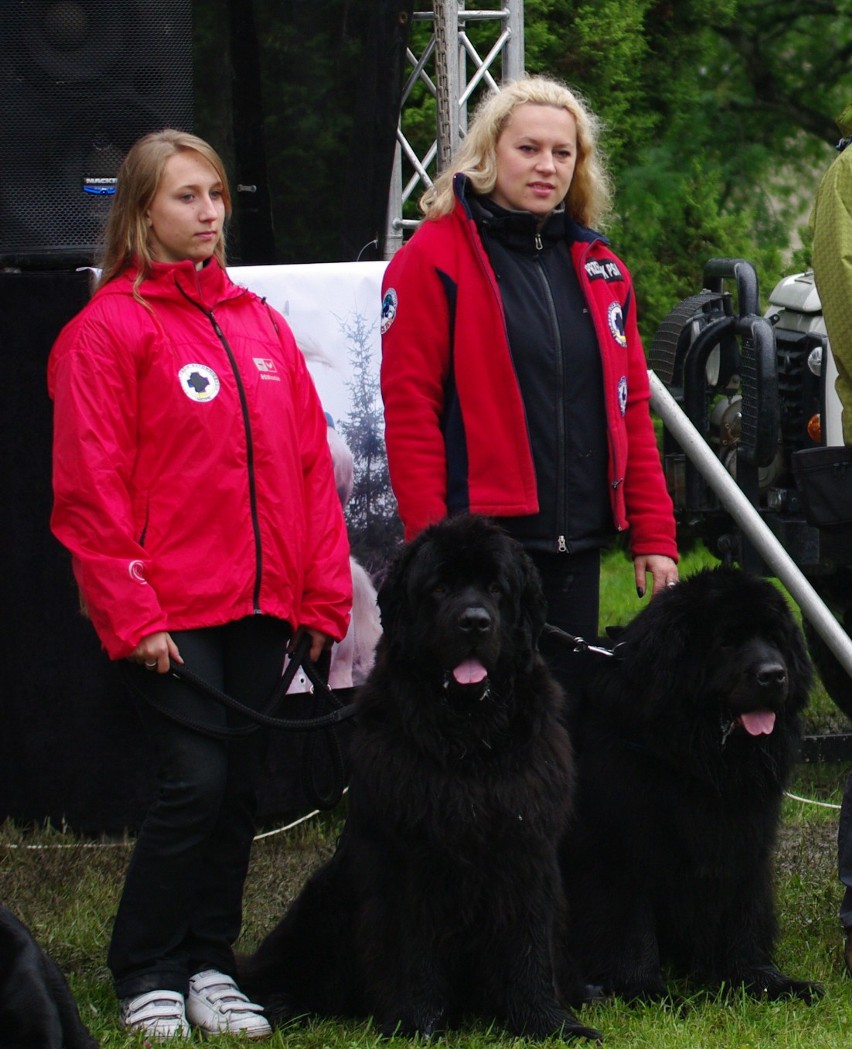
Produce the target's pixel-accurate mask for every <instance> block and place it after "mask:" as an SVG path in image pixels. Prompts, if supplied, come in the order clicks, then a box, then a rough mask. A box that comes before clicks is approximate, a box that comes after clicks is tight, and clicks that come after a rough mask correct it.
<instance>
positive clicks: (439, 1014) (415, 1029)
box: [377, 1010, 447, 1039]
mask: <svg viewBox="0 0 852 1049" xmlns="http://www.w3.org/2000/svg"><path fill="white" fill-rule="evenodd" d="M377 1026H378V1028H379V1033H380V1034H381V1036H382V1038H416V1037H420V1038H424V1039H430V1038H437V1037H439V1036H440V1035H442V1034H443V1033H444V1031H445V1030H446V1026H447V1023H446V1016H445V1014H444V1012H443V1011H442V1010H437V1011H436V1012H435V1013H434V1014H432V1013H424V1014H420V1015H416V1016H415V1015H411V1016H393V1017H386V1018H385V1019H382V1020H377Z"/></svg>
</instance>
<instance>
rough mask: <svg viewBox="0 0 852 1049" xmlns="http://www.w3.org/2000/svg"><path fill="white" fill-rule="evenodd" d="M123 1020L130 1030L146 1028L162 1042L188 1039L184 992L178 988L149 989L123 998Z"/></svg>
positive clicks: (150, 1034)
mask: <svg viewBox="0 0 852 1049" xmlns="http://www.w3.org/2000/svg"><path fill="white" fill-rule="evenodd" d="M121 1022H122V1024H123V1025H124V1026H125V1027H127V1028H129V1029H130V1030H131V1031H143V1032H144V1033H145V1034H146V1035H148V1037H150V1038H153V1039H155V1040H156V1041H160V1040H162V1039H164V1038H189V1033H190V1032H189V1024H188V1023H187V1022H186V1012H185V1005H184V998H183V995H182V994H180V993H179V992H178V991H147V992H146V993H145V994H137V995H136V996H135V997H133V998H122V999H121Z"/></svg>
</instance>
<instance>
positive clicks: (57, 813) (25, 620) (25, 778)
mask: <svg viewBox="0 0 852 1049" xmlns="http://www.w3.org/2000/svg"><path fill="white" fill-rule="evenodd" d="M87 278H88V275H87V274H84V273H75V272H65V271H52V272H31V273H0V376H2V381H0V426H2V439H0V464H2V465H1V466H0V478H2V485H3V493H4V495H3V508H4V510H3V513H2V514H0V557H2V570H1V571H0V587H2V608H3V631H2V636H3V645H2V648H0V667H2V685H0V690H2V706H0V710H2V715H0V819H6V818H12V819H14V820H16V821H19V822H23V823H27V824H31V823H43V822H44V821H47V820H49V821H50V822H51V823H53V824H54V825H61V824H63V823H64V824H67V825H68V826H70V827H71V828H73V829H75V830H78V831H81V832H85V833H106V834H112V833H120V832H122V831H123V830H125V829H129V830H133V829H135V828H136V827H138V825H139V822H140V820H141V818H142V816H143V815H144V811H145V808H146V805H147V801H148V799H149V797H150V794H151V790H152V785H153V768H152V761H153V759H152V752H151V747H150V744H149V741H148V740H147V739H146V738H145V737H144V734H143V733H142V731H141V727H140V724H139V722H138V721H137V718H136V715H135V711H134V708H133V705H132V702H131V700H130V699H129V697H128V696H127V694H126V693H125V691H124V689H123V687H122V686H121V684H120V682H119V681H118V676H117V674H116V671H115V667H114V666H113V665H112V664H111V663H110V662H109V660H108V659H107V658H106V656H105V655H104V654H103V652H102V651H101V648H100V644H99V642H98V640H97V638H96V636H95V633H94V631H93V630H92V628H91V626H90V624H89V623H88V621H87V620H86V619H84V618H83V617H82V616H81V615H80V612H79V606H78V599H77V591H76V587H75V584H74V579H73V576H72V573H71V568H70V562H69V557H68V555H67V553H66V552H65V551H64V550H63V549H62V547H61V546H60V545H59V543H58V542H57V541H56V540H55V539H54V538H53V536H52V535H51V533H50V528H49V520H50V508H51V484H50V458H51V441H52V425H51V404H50V400H49V398H48V396H47V386H46V365H47V357H48V354H49V352H50V347H51V346H52V344H53V341H54V339H55V337H56V335H57V334H58V332H59V330H60V328H61V327H62V326H63V324H64V323H65V322H66V321H67V320H68V319H69V318H70V317H71V316H73V315H74V314H75V313H76V312H77V311H78V310H79V309H80V308H81V307H82V306H83V305H84V304H85V302H86V300H87V298H88V279H87ZM341 698H342V699H346V698H348V697H341ZM314 713H316V710H315V708H314V706H313V702H312V699H311V698H310V697H292V698H291V699H289V700H288V704H287V708H286V709H285V710H283V711H282V712H281V714H282V716H285V717H293V718H297V717H304V716H309V715H313V714H314ZM350 724H351V723H350V722H347V723H346V724H345V725H343V726H341V731H342V735H343V737H344V742H345V739H346V738H347V737H348V732H349V728H348V726H349V725H350ZM309 735H310V736H311V737H313V736H315V735H316V734H315V733H310V734H307V733H301V732H299V733H292V732H281V731H275V732H273V733H272V734H271V737H270V746H269V753H268V757H267V759H266V762H265V764H264V766H263V767H262V768H261V769H259V772H260V776H259V795H260V808H261V818H262V820H265V821H269V820H271V819H273V818H279V817H284V816H288V815H290V814H294V813H298V812H301V811H305V810H306V809H307V808H309V807H311V806H312V801H311V798H310V796H309V795H308V794H307V793H306V789H305V787H304V786H303V784H302V776H301V771H300V770H301V767H302V755H303V750H304V749H305V747H306V746H309V747H310V748H311V751H310V754H309V755H307V756H306V760H307V761H310V762H311V765H312V767H314V768H316V769H317V771H318V775H319V778H320V779H321V780H324V779H326V778H327V776H328V775H329V774H330V767H329V765H328V758H327V754H326V751H325V749H324V747H323V746H322V744H321V740H320V739H319V738H318V737H317V738H316V739H311V740H310V741H309V739H308V737H309Z"/></svg>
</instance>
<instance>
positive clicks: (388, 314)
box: [381, 288, 399, 335]
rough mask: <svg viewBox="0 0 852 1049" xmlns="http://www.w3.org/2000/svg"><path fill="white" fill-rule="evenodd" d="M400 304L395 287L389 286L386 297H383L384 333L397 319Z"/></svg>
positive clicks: (382, 325)
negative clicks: (397, 309)
mask: <svg viewBox="0 0 852 1049" xmlns="http://www.w3.org/2000/svg"><path fill="white" fill-rule="evenodd" d="M398 304H399V300H398V299H397V295H396V291H395V290H394V289H393V288H388V290H387V291H386V292H385V297H384V298H383V299H382V324H381V329H382V335H384V333H385V332H386V331H387V330H388V328H390V326H391V325H392V324H393V322H394V320H395V319H396V308H397V306H398Z"/></svg>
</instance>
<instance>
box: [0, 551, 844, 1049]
mask: <svg viewBox="0 0 852 1049" xmlns="http://www.w3.org/2000/svg"><path fill="white" fill-rule="evenodd" d="M705 563H706V564H711V563H713V561H712V559H711V558H710V557H709V555H706V554H704V553H703V552H701V551H698V552H696V553H693V554H691V555H689V556H688V557H687V558H686V559H685V561H684V564H683V565H682V575H688V574H691V572H693V571H695V570H697V569H698V568H700V567H701V566H702V565H703V564H705ZM645 600H647V599H645ZM643 604H644V602H640V601H639V600H638V599H637V597H636V591H635V586H634V581H633V573H632V567H631V565H630V563H629V562H628V561H627V560H626V559H625V558H624V556H623V555H621V554H618V553H613V554H611V555H609V556H608V557H607V558H606V562H605V565H604V572H603V582H602V615H601V620H602V623H603V624H615V623H619V622H625V621H626V620H627V619H629V618H630V617H631V616H632V615H633V614H634V613H635V612H636V611H638V610H639V608H641V607H643ZM807 718H808V724H807V731H808V732H827V731H845V730H846V728H848V724H847V722H846V720H845V719H844V718H843V717H842V715H839V714H838V712H837V711H836V709H835V708H834V707H833V705H832V704H831V702H830V700H828V698H827V697H826V696H825V693H824V692H823V691H822V689H821V687H819V686H818V687H817V688H816V689H815V690H814V696H813V704H812V709H811V710H809V712H808V715H807ZM848 771H849V770H848V768H847V767H845V766H843V765H838V764H820V765H800V766H799V767H798V769H797V775H796V779H795V782H794V783H793V784H792V786H791V793H792V794H795V795H798V796H799V797H801V798H804V799H808V800H807V801H799V800H793V799H792V798H791V799H788V800H787V801H786V803H785V808H784V822H783V826H782V831H781V837H780V846H779V851H778V857H777V864H776V869H777V892H778V910H779V919H780V925H781V937H780V942H779V947H778V952H777V959H776V960H777V962H778V965H779V967H780V968H781V969H782V970H783V971H785V972H788V973H789V974H790V975H792V976H795V977H799V978H807V979H816V980H820V981H821V982H822V983H823V984H824V986H825V990H826V995H825V998H824V999H823V1000H822V1001H820V1002H818V1003H817V1004H816V1005H813V1006H806V1005H804V1004H802V1003H801V1002H798V1001H784V1002H774V1003H762V1002H755V1001H752V1000H750V999H747V998H745V997H743V996H742V995H740V994H737V993H734V994H733V995H731V996H730V997H727V998H722V997H719V996H716V995H708V994H705V993H702V992H701V991H698V990H696V989H694V988H690V987H687V986H680V987H678V988H677V991H678V998H677V1001H676V1004H672V1003H670V1004H662V1005H660V1004H655V1005H625V1004H624V1003H622V1002H619V1001H613V1002H608V1003H605V1004H601V1005H596V1006H594V1007H590V1008H586V1009H584V1010H582V1013H581V1015H582V1018H583V1019H584V1021H587V1022H588V1023H590V1024H591V1025H593V1026H595V1027H597V1028H599V1029H600V1030H601V1031H603V1033H604V1035H605V1038H606V1044H607V1045H611V1046H630V1047H631V1049H643V1047H654V1049H709V1047H719V1049H747V1047H767V1049H769V1047H772V1049H793V1047H803V1049H804V1047H806V1049H820V1047H827V1049H840V1047H843V1049H847V1047H848V1046H849V1045H850V1041H852V980H850V979H849V977H847V976H846V975H845V973H844V970H843V958H842V939H841V936H840V932H839V928H838V921H837V907H838V903H839V901H840V895H841V893H840V887H839V884H838V882H837V878H836V873H835V834H836V823H837V809H836V806H837V805H838V804H839V802H840V797H841V793H842V788H843V784H844V782H845V779H846V775H847V772H848ZM343 807H345V802H344V806H341V808H343ZM341 819H342V811H338V812H335V813H332V814H326V815H323V816H318V817H315V818H313V819H311V820H308V821H306V822H304V823H302V824H299V825H298V826H296V827H294V828H292V829H290V830H286V831H282V832H279V833H271V834H269V835H267V836H261V837H259V838H258V840H257V841H256V842H255V845H254V849H253V854H252V863H251V868H250V871H249V877H248V882H247V885H246V898H245V925H244V929H243V934H242V938H241V941H240V944H239V946H240V947H241V948H242V949H251V948H252V947H253V945H254V944H256V943H257V942H258V940H259V939H260V938H261V937H262V936H263V935H264V933H265V932H266V931H267V930H268V929H269V928H270V927H271V926H272V925H273V924H274V923H275V922H276V921H277V920H278V918H279V917H280V915H281V913H282V912H283V910H284V908H285V907H286V905H287V903H288V901H289V900H290V899H291V898H292V897H293V895H294V894H295V893H296V892H297V891H298V890H299V888H300V886H301V885H302V883H303V882H304V880H305V878H306V876H307V874H308V873H309V872H310V871H311V870H313V869H314V867H315V866H316V865H317V864H319V863H320V862H321V861H322V859H323V858H324V857H325V856H327V855H328V854H329V853H330V851H331V850H332V849H333V847H334V841H335V837H336V835H337V833H338V831H339V829H340V825H341ZM264 829H265V830H277V829H278V828H264ZM130 844H131V843H130V842H129V841H102V842H96V841H84V840H81V839H77V838H75V837H73V836H72V835H66V834H62V833H60V832H59V831H57V830H55V829H52V828H49V827H47V828H44V827H39V828H23V827H17V826H14V825H12V824H6V825H5V826H3V827H0V899H2V901H3V902H4V903H5V904H6V905H7V906H9V907H10V908H11V909H12V910H13V911H14V912H15V913H16V914H17V915H19V917H21V918H22V919H23V920H24V921H25V922H26V923H27V924H28V925H29V926H30V928H31V929H32V930H33V932H34V933H35V935H36V937H37V938H38V940H39V941H40V943H41V944H42V945H43V946H44V947H45V948H46V949H47V950H48V951H49V952H50V953H51V954H52V956H53V957H54V958H55V960H56V961H57V962H58V964H59V966H60V968H61V969H62V970H63V971H64V972H65V973H66V975H67V976H68V978H69V982H70V983H71V986H72V989H73V991H74V993H75V995H76V996H77V1000H78V1003H79V1005H80V1011H81V1014H82V1016H83V1019H84V1020H85V1022H86V1023H87V1024H88V1026H89V1027H90V1029H91V1030H92V1033H93V1034H94V1035H95V1036H96V1037H97V1038H98V1039H99V1040H100V1043H101V1045H102V1046H104V1047H115V1049H130V1047H141V1046H143V1045H144V1044H145V1043H144V1040H143V1039H142V1038H140V1037H138V1036H136V1037H130V1036H128V1035H127V1034H126V1033H125V1032H124V1031H123V1029H121V1028H120V1027H119V1025H118V1017H117V1006H116V1002H115V999H114V997H113V993H112V987H111V983H110V978H109V973H108V971H107V969H106V964H105V955H106V948H107V943H108V939H109V932H110V925H111V922H112V916H113V914H114V912H115V907H116V904H117V900H118V895H119V891H120V887H121V881H122V877H123V873H124V869H125V866H126V864H127V861H128V859H129V855H130ZM0 1041H2V1037H0ZM394 1041H396V1040H394ZM399 1041H404V1040H399ZM446 1041H447V1043H448V1044H450V1043H451V1044H452V1045H454V1046H458V1047H465V1049H466V1047H470V1049H478V1047H485V1046H496V1047H500V1049H504V1047H505V1049H508V1046H509V1045H510V1044H512V1045H514V1044H516V1043H517V1042H518V1040H517V1039H510V1038H507V1037H504V1036H503V1035H502V1033H501V1032H500V1031H498V1030H490V1029H487V1028H485V1027H474V1028H470V1029H465V1030H462V1031H458V1032H452V1033H451V1035H450V1036H448V1038H447V1039H446ZM201 1042H202V1039H201V1038H200V1036H198V1035H194V1036H193V1040H192V1042H190V1043H189V1044H201ZM379 1042H380V1039H379V1037H378V1035H377V1033H376V1031H375V1030H374V1029H373V1028H372V1026H371V1024H370V1023H369V1022H363V1023H345V1024H338V1023H333V1022H309V1023H307V1024H305V1025H300V1026H296V1027H292V1028H290V1029H287V1030H283V1031H278V1032H276V1033H275V1034H274V1035H273V1037H272V1038H271V1039H268V1040H267V1041H265V1042H262V1043H259V1044H262V1045H267V1046H270V1047H272V1049H280V1047H284V1046H287V1047H288V1049H354V1047H365V1046H370V1045H374V1044H378V1043H379ZM162 1044H163V1045H168V1044H169V1043H162ZM172 1044H174V1045H185V1044H187V1043H186V1042H185V1041H174V1042H173V1043H172ZM214 1044H217V1045H219V1046H222V1047H223V1049H234V1047H236V1046H239V1045H242V1046H245V1045H246V1043H245V1041H243V1040H241V1039H239V1038H236V1037H231V1036H222V1037H221V1038H217V1039H216V1041H215V1043H214Z"/></svg>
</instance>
